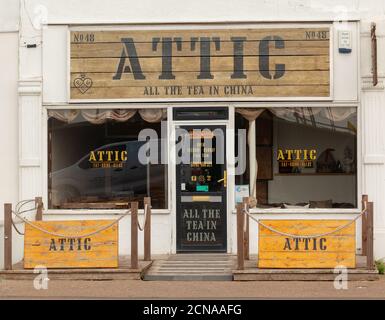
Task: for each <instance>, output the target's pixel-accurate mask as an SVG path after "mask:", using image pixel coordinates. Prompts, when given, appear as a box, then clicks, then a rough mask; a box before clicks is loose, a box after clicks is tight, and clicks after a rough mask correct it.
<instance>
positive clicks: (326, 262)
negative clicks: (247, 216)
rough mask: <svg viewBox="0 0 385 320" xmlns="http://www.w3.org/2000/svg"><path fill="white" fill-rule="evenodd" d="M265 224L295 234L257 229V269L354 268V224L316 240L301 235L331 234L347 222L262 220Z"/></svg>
mask: <svg viewBox="0 0 385 320" xmlns="http://www.w3.org/2000/svg"><path fill="white" fill-rule="evenodd" d="M262 222H263V223H264V224H265V225H267V226H269V227H272V228H273V229H275V230H278V231H280V232H284V233H289V234H295V235H298V238H294V239H293V238H289V237H286V236H284V235H280V234H278V233H275V232H272V231H270V230H269V229H267V228H265V227H263V226H260V227H259V249H258V251H259V256H258V267H259V268H335V267H336V266H345V267H346V268H355V264H356V262H355V259H356V256H355V254H356V252H355V251H356V229H355V223H352V224H351V225H349V226H348V227H346V228H344V229H342V230H340V231H337V232H335V233H332V234H330V235H326V236H324V237H319V238H311V239H305V238H301V235H303V236H305V235H314V234H323V233H327V232H331V231H333V230H335V229H337V228H338V227H340V226H343V225H346V224H347V223H348V222H349V221H348V220H263V221H262Z"/></svg>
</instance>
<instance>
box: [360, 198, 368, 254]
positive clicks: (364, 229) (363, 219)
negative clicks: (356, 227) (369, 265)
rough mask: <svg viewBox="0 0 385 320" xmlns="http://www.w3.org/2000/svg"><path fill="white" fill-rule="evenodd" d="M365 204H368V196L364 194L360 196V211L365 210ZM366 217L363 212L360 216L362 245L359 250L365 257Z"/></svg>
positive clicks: (366, 214)
mask: <svg viewBox="0 0 385 320" xmlns="http://www.w3.org/2000/svg"><path fill="white" fill-rule="evenodd" d="M365 202H366V203H368V196H367V195H366V194H364V195H362V209H364V208H365ZM367 217H368V213H367V212H365V213H364V214H363V215H362V235H361V239H362V245H361V247H362V249H361V252H362V255H363V256H365V255H366V247H367V235H366V232H367V225H366V221H367Z"/></svg>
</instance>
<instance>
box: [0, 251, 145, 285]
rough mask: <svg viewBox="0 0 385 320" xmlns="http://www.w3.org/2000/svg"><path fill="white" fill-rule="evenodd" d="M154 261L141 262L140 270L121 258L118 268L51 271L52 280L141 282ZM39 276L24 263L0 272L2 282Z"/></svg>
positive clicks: (128, 259) (49, 274) (126, 257)
mask: <svg viewBox="0 0 385 320" xmlns="http://www.w3.org/2000/svg"><path fill="white" fill-rule="evenodd" d="M151 265H152V261H139V268H138V269H130V257H129V256H121V257H119V267H118V268H105V269H49V270H48V278H49V279H50V280H80V281H82V280H83V281H104V280H140V279H141V278H142V276H143V275H144V273H145V272H146V270H147V269H148V268H150V267H151ZM36 276H37V274H36V273H34V272H33V270H29V269H28V270H27V269H24V268H23V261H21V262H19V263H17V264H15V265H14V266H13V270H0V280H33V279H35V278H36Z"/></svg>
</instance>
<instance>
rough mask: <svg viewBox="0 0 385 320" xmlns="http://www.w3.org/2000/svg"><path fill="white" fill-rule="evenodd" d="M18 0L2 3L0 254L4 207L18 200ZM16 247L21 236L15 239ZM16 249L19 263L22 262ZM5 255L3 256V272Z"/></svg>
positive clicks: (1, 255)
mask: <svg viewBox="0 0 385 320" xmlns="http://www.w3.org/2000/svg"><path fill="white" fill-rule="evenodd" d="M18 43H19V34H18V1H14V0H0V70H1V72H0V101H1V105H0V119H1V125H0V137H1V138H0V150H1V161H0V164H1V165H0V177H1V180H0V253H2V252H3V250H2V248H3V239H4V229H3V218H4V212H3V205H4V203H6V202H10V203H16V202H17V200H18V186H19V184H18V179H19V178H18V103H17V81H18ZM13 240H14V242H15V243H16V246H19V244H20V237H18V236H16V235H15V236H14V239H13ZM20 256H21V254H20V251H16V250H15V254H14V258H15V260H18V259H20ZM2 268H3V254H0V269H2Z"/></svg>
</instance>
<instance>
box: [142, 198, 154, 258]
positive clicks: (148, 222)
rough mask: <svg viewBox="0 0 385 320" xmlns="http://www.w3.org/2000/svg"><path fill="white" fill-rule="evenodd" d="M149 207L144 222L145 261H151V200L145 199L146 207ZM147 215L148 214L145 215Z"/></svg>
mask: <svg viewBox="0 0 385 320" xmlns="http://www.w3.org/2000/svg"><path fill="white" fill-rule="evenodd" d="M146 205H147V216H146V221H145V222H144V223H145V225H144V261H151V213H152V212H151V211H152V210H151V198H144V207H145V208H146ZM144 214H145V215H146V212H145V213H144Z"/></svg>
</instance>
